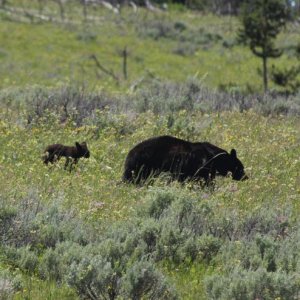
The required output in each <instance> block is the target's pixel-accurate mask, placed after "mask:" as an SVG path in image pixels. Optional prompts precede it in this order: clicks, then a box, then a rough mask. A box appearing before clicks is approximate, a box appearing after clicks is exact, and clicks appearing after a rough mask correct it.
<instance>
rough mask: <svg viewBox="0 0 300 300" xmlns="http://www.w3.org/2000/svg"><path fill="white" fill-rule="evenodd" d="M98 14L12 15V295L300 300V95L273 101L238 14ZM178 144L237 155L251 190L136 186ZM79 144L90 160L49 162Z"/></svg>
mask: <svg viewBox="0 0 300 300" xmlns="http://www.w3.org/2000/svg"><path fill="white" fill-rule="evenodd" d="M68 3H69V2H68ZM88 9H89V10H88V19H87V20H85V18H84V15H83V14H82V11H81V7H80V6H78V5H77V4H76V5H75V4H72V3H71V4H68V5H67V6H66V9H65V12H64V18H62V16H61V14H60V13H61V12H60V11H59V8H58V6H57V5H56V4H55V3H52V2H50V4H49V5H48V6H46V7H44V8H43V11H40V9H39V6H38V1H17V0H16V1H13V0H11V1H9V5H8V7H6V8H5V9H3V8H1V10H0V17H1V21H0V24H1V26H0V45H1V46H0V63H1V68H0V78H1V81H0V240H1V244H0V299H30V300H31V299H33V300H36V299H38V300H39V299H52V300H53V299H55V300H56V299H57V300H61V299H72V300H73V299H92V300H94V299H191V300H194V299H228V300H229V299H240V300H245V299H249V300H250V299H251V300H253V299H289V300H290V299H298V298H299V293H300V281H299V274H300V259H299V243H300V238H299V237H300V235H299V228H300V227H299V222H300V220H299V212H300V207H299V195H300V189H299V167H300V160H299V157H300V147H299V146H300V121H299V113H300V102H299V96H298V95H290V96H286V95H283V94H278V93H276V92H275V91H270V93H268V94H265V95H261V94H260V93H259V92H260V91H261V89H262V85H261V77H260V76H259V75H258V73H257V68H258V67H259V66H260V61H259V60H258V59H257V58H255V57H254V56H253V55H252V54H251V53H250V51H249V49H247V48H246V47H243V46H242V45H238V44H237V43H236V29H237V27H238V20H237V19H236V18H234V17H217V16H213V15H204V14H200V13H197V12H192V11H188V10H185V9H183V8H182V7H175V6H173V7H172V6H171V7H170V8H169V9H168V10H167V11H163V10H162V9H160V10H159V11H157V12H150V11H149V10H146V9H144V8H139V9H138V12H134V11H133V9H131V8H130V7H127V8H122V9H121V11H120V13H119V14H114V13H113V12H112V11H110V10H108V9H104V7H102V6H101V7H96V8H92V7H89V8H88ZM25 12H26V13H25ZM42 17H43V18H42ZM46 17H47V18H48V19H46V20H45V18H46ZM297 34H299V28H298V26H297V25H295V24H290V25H289V27H288V28H287V29H286V30H285V32H284V33H283V34H282V35H281V36H280V38H279V40H278V43H279V44H280V45H282V46H283V47H284V48H285V50H286V53H285V54H284V56H283V57H282V58H280V59H278V60H276V65H282V66H283V65H287V66H288V65H293V64H294V63H295V62H296V58H295V56H294V50H295V49H294V47H295V45H296V44H297V40H296V37H297ZM124 49H126V51H127V54H128V57H127V68H126V71H127V78H125V77H126V72H124V67H123V66H122V64H123V63H124V60H123V59H124V56H122V55H124V52H123V54H122V51H124ZM92 55H94V57H96V59H97V60H98V63H100V65H101V66H99V65H98V67H97V62H96V60H95V59H93V58H91V56H92ZM272 88H274V86H273V87H272ZM166 134H168V135H173V136H176V137H178V138H182V139H185V140H188V141H193V142H194V141H209V142H210V143H213V144H215V145H217V146H219V147H221V148H223V149H225V150H226V151H228V152H229V151H230V150H231V149H233V148H234V149H236V151H237V155H238V158H239V159H240V160H241V161H242V162H243V164H244V166H245V171H246V173H247V175H248V176H249V179H248V180H246V181H233V180H232V179H231V177H230V176H226V177H222V176H218V177H217V178H216V180H215V182H214V184H212V185H209V186H203V185H201V184H199V182H193V181H191V182H186V183H179V182H177V181H171V180H170V174H168V173H164V174H162V175H161V176H159V177H158V178H154V179H153V180H150V181H149V182H147V184H145V185H138V186H136V185H134V184H126V183H124V182H122V180H121V178H122V173H123V171H124V162H125V158H126V155H127V153H128V151H129V150H130V149H131V148H132V147H133V146H134V145H136V144H137V143H139V142H141V141H142V140H145V139H147V138H149V137H152V136H158V135H166ZM76 141H77V142H83V141H86V142H87V145H88V148H89V150H90V152H91V157H90V158H86V159H84V158H81V159H80V160H79V162H78V164H77V165H76V166H75V167H74V169H72V170H64V163H65V159H64V158H62V159H61V160H60V161H58V162H56V163H55V164H53V165H49V166H47V165H45V164H43V162H42V156H43V152H44V150H45V148H46V146H47V145H49V144H53V143H62V144H66V145H74V143H75V142H76Z"/></svg>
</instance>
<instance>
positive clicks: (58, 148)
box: [43, 142, 90, 169]
mask: <svg viewBox="0 0 300 300" xmlns="http://www.w3.org/2000/svg"><path fill="white" fill-rule="evenodd" d="M62 156H64V157H66V163H65V169H66V168H67V166H68V164H69V162H70V159H71V158H72V164H71V167H72V165H73V164H76V163H77V162H78V160H79V158H80V157H85V158H89V157H90V151H89V149H88V147H87V144H86V142H83V143H81V144H79V143H78V142H76V143H75V147H74V146H64V145H61V144H53V145H49V146H47V148H46V149H45V155H44V157H43V160H44V163H45V164H48V163H49V162H51V163H53V162H54V161H56V160H59V159H60V158H61V157H62Z"/></svg>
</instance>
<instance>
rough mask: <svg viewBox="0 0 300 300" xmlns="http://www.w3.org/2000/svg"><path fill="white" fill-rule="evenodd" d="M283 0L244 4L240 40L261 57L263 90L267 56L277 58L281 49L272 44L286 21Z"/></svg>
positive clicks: (265, 80)
mask: <svg viewBox="0 0 300 300" xmlns="http://www.w3.org/2000/svg"><path fill="white" fill-rule="evenodd" d="M287 16H288V14H287V9H286V6H285V1H281V0H255V1H248V2H246V4H245V5H244V9H243V13H242V22H243V28H242V29H241V31H240V39H241V41H243V42H245V43H247V42H248V44H249V47H250V49H251V51H252V53H253V54H254V55H256V56H258V57H260V58H261V59H262V62H263V82H264V90H265V91H267V90H268V68H267V60H268V58H270V57H272V58H278V57H280V56H281V55H282V51H281V50H279V49H278V48H275V46H274V40H275V38H276V37H277V35H278V34H279V33H280V31H281V30H282V28H283V27H284V26H285V24H286V21H287Z"/></svg>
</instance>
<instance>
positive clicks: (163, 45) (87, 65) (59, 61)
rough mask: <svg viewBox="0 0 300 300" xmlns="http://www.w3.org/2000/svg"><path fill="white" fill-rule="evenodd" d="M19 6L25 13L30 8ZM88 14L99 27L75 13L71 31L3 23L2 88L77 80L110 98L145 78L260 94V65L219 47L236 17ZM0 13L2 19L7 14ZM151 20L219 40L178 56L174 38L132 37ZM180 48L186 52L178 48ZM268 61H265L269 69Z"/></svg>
mask: <svg viewBox="0 0 300 300" xmlns="http://www.w3.org/2000/svg"><path fill="white" fill-rule="evenodd" d="M23 6H24V7H25V8H26V9H29V6H28V5H27V6H26V5H24V4H23ZM49 9H51V10H50V12H51V13H52V14H57V13H58V12H55V10H54V8H53V7H52V8H51V7H49ZM76 11H77V10H76V9H73V10H71V12H70V13H69V15H70V16H72V14H75V13H76ZM91 13H92V14H95V15H98V17H99V18H100V21H97V22H96V23H95V24H93V23H90V24H88V25H86V24H82V23H81V21H80V14H79V12H78V11H77V19H75V20H79V23H78V22H77V23H76V24H73V23H68V22H65V24H63V25H62V24H55V23H34V24H31V23H27V24H26V23H18V22H11V21H9V20H5V18H4V19H3V20H2V21H0V22H1V26H0V63H1V70H0V79H1V80H0V88H5V87H9V86H21V87H24V86H31V85H47V86H57V85H64V84H67V83H69V82H71V81H72V82H73V81H76V82H79V83H85V84H87V85H88V86H90V87H93V88H94V87H96V88H97V89H109V90H114V91H115V90H120V89H121V90H124V89H127V88H128V87H130V85H131V84H132V83H134V82H136V81H137V80H139V79H140V78H141V77H144V76H147V74H148V73H149V72H151V73H152V74H153V75H154V76H155V77H157V78H167V79H170V80H174V81H178V82H179V81H184V80H185V79H186V78H187V77H190V76H198V77H199V78H202V80H203V81H204V83H205V84H206V85H208V86H210V87H218V86H220V85H221V84H222V85H225V86H226V85H233V86H237V87H240V89H242V90H245V89H246V88H247V86H248V87H249V86H250V87H251V88H252V89H254V90H261V81H262V80H261V78H260V76H258V74H257V69H258V68H259V67H261V62H260V60H259V59H258V58H256V57H255V56H253V55H252V53H251V52H250V50H249V49H247V48H244V47H241V46H235V47H234V48H232V49H228V48H224V47H223V46H222V43H223V41H225V40H231V41H233V40H234V39H235V38H236V32H237V28H238V26H239V25H238V22H237V20H236V19H235V18H224V19H220V18H217V17H215V16H211V15H210V16H205V15H199V14H197V13H191V12H183V13H179V12H176V11H174V12H165V13H159V14H157V15H153V14H149V13H147V12H145V11H143V10H140V11H139V13H138V14H133V13H132V12H131V11H130V10H126V9H125V10H124V11H122V15H121V16H116V15H112V14H111V13H110V12H106V11H105V10H104V11H103V9H102V10H100V9H99V10H96V11H95V12H94V11H93V12H91ZM2 14H4V16H5V13H2ZM73 18H74V16H73ZM154 20H155V21H159V22H160V23H161V24H171V26H174V24H175V22H183V23H184V24H186V26H187V29H186V31H187V32H188V31H189V30H196V31H197V29H199V28H202V29H203V30H204V32H209V33H214V34H219V35H220V36H221V37H222V38H223V41H221V42H219V43H217V44H216V45H215V46H209V45H208V44H204V45H195V50H196V52H195V54H194V55H189V56H180V55H176V54H174V50H175V49H176V48H177V47H178V46H179V45H180V42H179V37H178V38H177V40H176V39H169V38H159V39H158V40H154V39H152V38H151V37H147V35H146V36H145V35H141V34H139V33H138V32H139V30H141V28H145V26H146V24H148V25H147V26H149V24H151V22H152V23H153V21H154ZM73 21H74V19H71V22H73ZM149 22H150V23H149ZM144 30H145V29H144ZM198 34H199V35H200V33H198ZM294 35H295V33H294V32H293V30H291V31H289V32H287V33H286V34H285V35H284V38H281V43H282V44H283V45H285V46H289V45H294V38H293V37H294ZM195 38H197V36H195ZM192 43H193V42H192ZM124 47H127V48H128V51H129V57H128V80H127V81H125V80H124V79H123V75H122V58H121V56H120V52H121V50H123V49H124ZM181 47H183V48H186V47H190V46H189V44H186V43H184V44H182V45H181ZM207 47H208V49H206V48H207ZM91 54H95V55H96V56H97V57H98V59H99V61H100V62H101V64H102V65H103V66H104V67H106V68H107V69H111V70H113V72H114V73H115V74H116V75H117V76H118V77H120V85H119V86H118V85H116V82H115V81H114V80H113V79H112V78H111V77H110V76H109V75H107V74H105V73H103V72H101V71H99V70H98V75H96V72H97V70H96V69H97V68H96V66H95V63H94V62H93V61H91V60H90V59H89V57H90V55H91ZM274 62H275V61H274ZM274 62H273V61H272V60H270V65H271V64H273V63H274ZM276 63H278V64H279V65H282V66H286V65H291V64H292V63H293V59H292V58H291V57H289V58H287V57H285V56H284V57H282V58H281V59H280V60H277V61H276ZM179 66H180V67H179ZM249 78H251V80H249Z"/></svg>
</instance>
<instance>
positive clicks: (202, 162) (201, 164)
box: [123, 136, 247, 184]
mask: <svg viewBox="0 0 300 300" xmlns="http://www.w3.org/2000/svg"><path fill="white" fill-rule="evenodd" d="M161 172H169V173H170V174H171V175H172V178H173V179H177V180H179V181H185V180H187V179H192V180H200V179H204V181H205V182H206V184H208V183H209V182H210V181H211V180H213V179H214V178H215V176H216V175H218V174H219V175H221V176H226V175H227V174H228V172H231V174H232V178H233V179H234V180H243V179H247V176H246V175H245V172H244V166H243V164H242V163H241V161H240V160H239V159H238V158H237V155H236V150H235V149H232V150H231V152H230V153H228V152H226V151H225V150H223V149H221V148H218V147H217V146H214V145H212V144H210V143H208V142H203V143H191V142H188V141H184V140H181V139H178V138H175V137H172V136H159V137H154V138H151V139H148V140H145V141H143V142H141V143H139V144H137V145H136V146H135V147H133V148H132V149H131V150H130V151H129V153H128V155H127V158H126V161H125V170H124V174H123V180H124V181H127V182H134V183H139V182H141V181H144V180H146V179H147V178H149V177H150V176H157V175H159V174H160V173H161Z"/></svg>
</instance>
